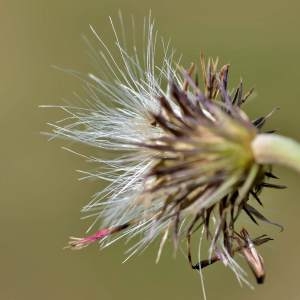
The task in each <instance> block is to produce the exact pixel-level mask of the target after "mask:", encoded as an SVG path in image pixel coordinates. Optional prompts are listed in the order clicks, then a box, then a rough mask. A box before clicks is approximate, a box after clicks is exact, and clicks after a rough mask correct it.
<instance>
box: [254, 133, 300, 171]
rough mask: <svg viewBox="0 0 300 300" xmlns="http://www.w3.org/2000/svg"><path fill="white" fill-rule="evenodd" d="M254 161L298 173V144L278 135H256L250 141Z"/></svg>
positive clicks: (299, 169)
mask: <svg viewBox="0 0 300 300" xmlns="http://www.w3.org/2000/svg"><path fill="white" fill-rule="evenodd" d="M251 146H252V151H253V155H254V158H255V161H256V162H257V163H259V164H275V165H282V166H285V167H288V168H291V169H293V170H295V171H297V172H299V173H300V143H298V142H296V141H294V140H293V139H291V138H287V137H284V136H281V135H278V134H264V133H262V134H258V135H257V136H256V137H255V138H254V140H253V141H252V144H251Z"/></svg>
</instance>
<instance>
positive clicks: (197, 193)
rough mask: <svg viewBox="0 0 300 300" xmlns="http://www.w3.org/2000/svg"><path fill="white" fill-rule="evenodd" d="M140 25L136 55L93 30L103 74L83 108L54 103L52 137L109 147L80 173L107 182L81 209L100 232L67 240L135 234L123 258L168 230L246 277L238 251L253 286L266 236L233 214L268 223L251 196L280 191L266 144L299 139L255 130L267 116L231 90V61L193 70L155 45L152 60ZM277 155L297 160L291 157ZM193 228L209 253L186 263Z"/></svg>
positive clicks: (84, 242)
mask: <svg viewBox="0 0 300 300" xmlns="http://www.w3.org/2000/svg"><path fill="white" fill-rule="evenodd" d="M121 20H122V19H121ZM121 25H122V22H121ZM144 27H145V35H144V41H146V47H145V53H143V54H142V55H140V54H139V53H138V52H137V50H136V47H135V44H134V45H133V47H132V49H131V48H129V47H126V42H125V38H124V37H122V38H119V37H118V35H117V33H116V32H117V30H116V29H115V27H114V25H113V24H112V28H113V32H114V34H115V37H116V47H117V50H118V51H119V57H118V58H115V57H114V56H113V55H112V52H111V50H109V48H108V47H107V46H106V45H105V43H104V42H103V41H102V39H101V38H100V36H99V35H98V34H97V33H96V32H95V30H94V29H93V28H92V31H93V33H94V35H95V37H96V38H97V40H98V41H99V43H100V48H101V49H100V50H94V52H93V54H94V56H95V59H96V60H97V61H100V60H101V61H102V63H103V64H102V65H101V70H102V71H104V70H106V71H107V72H106V73H105V74H104V75H102V77H101V76H96V75H93V74H89V75H88V80H86V81H85V83H86V87H87V91H88V94H89V101H88V102H87V103H88V105H89V106H88V107H86V108H78V107H70V106H62V107H61V108H62V109H63V110H64V111H65V112H67V113H68V114H69V118H67V119H65V120H63V122H61V123H59V124H54V125H53V127H54V133H55V135H58V136H61V137H67V138H70V139H73V140H75V141H79V142H82V143H85V144H88V145H91V146H93V147H95V148H99V149H101V153H104V152H103V151H107V155H109V157H110V158H109V159H105V158H104V157H105V155H104V154H102V155H101V157H98V156H93V157H89V160H91V161H93V162H95V164H98V165H100V171H99V172H98V171H97V172H95V173H87V176H86V177H95V178H100V179H104V180H106V181H107V182H108V185H107V187H106V188H105V189H103V190H102V191H100V192H98V193H97V194H96V195H95V196H94V197H93V199H92V201H91V202H90V203H89V204H87V205H86V206H85V207H84V209H83V211H84V212H85V213H88V214H90V215H92V216H95V217H96V221H98V220H101V221H102V224H101V228H102V229H100V230H99V231H97V232H96V233H95V234H92V235H90V236H87V237H84V238H71V241H70V243H69V246H70V247H71V248H73V249H81V248H83V247H86V246H88V245H90V244H91V243H94V242H96V241H99V242H100V245H101V247H104V246H107V245H110V244H111V243H113V242H114V241H116V240H118V239H119V238H121V237H127V238H129V239H131V238H133V237H139V238H140V239H139V241H138V242H137V243H136V244H135V245H134V246H133V247H132V248H130V249H129V252H128V254H129V256H128V257H130V256H132V255H133V254H135V253H136V252H138V251H140V250H142V249H144V248H145V247H146V246H147V245H149V243H151V242H152V241H153V240H155V239H156V238H161V244H160V248H159V251H158V258H159V256H160V253H161V250H162V248H163V245H164V243H165V241H166V240H167V239H168V238H169V237H171V238H172V239H173V242H174V246H175V248H176V247H177V245H178V243H180V241H182V240H186V241H187V243H188V247H187V257H188V260H189V262H190V264H191V266H192V267H193V268H194V269H201V268H203V267H205V266H207V265H209V264H212V263H214V262H216V261H222V262H223V263H224V264H225V265H227V266H229V267H230V268H231V269H232V270H233V271H234V273H235V274H236V276H237V278H238V279H239V280H242V281H244V280H245V277H244V272H243V270H242V269H241V268H240V266H239V265H238V264H237V263H236V262H235V260H234V256H235V254H236V253H240V254H242V255H243V256H244V258H245V259H246V261H247V262H248V264H249V266H250V268H251V270H252V271H253V273H254V275H255V277H256V278H257V281H258V282H259V283H261V282H263V279H264V277H265V273H264V266H263V260H262V258H261V256H260V255H259V254H258V252H257V250H256V249H255V247H256V246H258V245H261V244H263V243H265V242H267V241H269V240H271V239H270V238H269V237H267V236H265V235H262V236H259V237H256V238H252V237H250V235H249V233H248V231H247V230H246V229H245V228H244V227H245V224H244V223H243V222H239V216H240V215H241V212H245V213H246V214H247V215H248V217H249V218H250V220H252V221H253V222H255V223H257V220H260V221H264V222H270V221H268V220H267V219H266V218H265V217H264V216H263V215H262V214H261V213H260V212H259V211H258V210H257V209H256V208H255V207H254V206H253V204H252V202H253V201H257V202H258V203H259V204H262V203H261V200H260V193H261V191H262V189H263V188H283V186H281V185H277V184H274V183H270V182H269V181H268V179H271V180H273V179H276V176H275V175H273V173H272V172H271V168H270V166H269V165H270V164H272V163H277V162H278V163H281V161H280V155H279V154H278V153H277V154H276V151H272V150H271V149H272V147H273V148H274V144H276V143H277V144H278V145H283V146H282V147H283V148H284V149H287V148H288V147H298V145H296V144H293V143H294V142H292V141H290V140H288V139H286V138H282V137H279V136H277V135H275V134H273V133H262V132H261V128H262V126H263V125H264V123H265V121H266V119H267V118H268V117H269V116H270V115H268V116H265V117H260V118H258V119H256V120H250V119H249V117H248V116H247V115H246V114H245V112H244V111H243V110H242V105H243V104H244V103H245V101H246V100H247V99H248V97H249V96H250V95H251V93H252V90H250V91H249V92H246V93H244V91H243V84H242V82H241V83H240V84H239V86H238V87H237V88H236V89H233V90H232V89H229V87H228V71H229V65H224V66H222V67H220V68H219V67H218V61H217V60H212V59H208V61H205V59H204V57H203V56H201V58H200V63H199V65H198V68H197V66H196V65H195V64H192V65H191V66H190V68H189V69H188V70H186V69H184V68H181V67H179V65H180V64H179V62H178V61H175V60H174V51H173V50H172V49H170V46H169V44H168V43H167V44H165V43H162V45H163V47H162V48H163V58H162V60H161V61H159V59H158V58H157V57H156V55H155V51H156V40H157V33H156V32H155V30H154V24H153V22H152V21H151V19H149V20H147V21H145V26H144ZM121 40H122V41H123V42H121ZM104 72H105V71H104ZM200 78H201V79H200ZM270 137H271V138H270ZM282 141H285V142H286V144H285V145H288V146H284V143H283V142H282ZM102 156H103V157H102ZM106 157H107V156H106ZM297 159H298V161H296V164H297V163H298V162H299V158H296V160H297ZM282 160H284V161H285V162H284V164H286V165H288V166H291V165H295V158H294V160H292V159H290V162H287V161H289V159H282ZM294 168H296V169H297V168H299V166H298V167H295V166H294ZM270 223H272V222H270ZM272 224H273V223H272ZM276 225H277V224H276ZM103 228H104V229H103ZM196 235H203V236H204V237H205V238H206V239H207V241H208V242H209V244H210V247H209V251H208V253H207V259H205V260H202V261H199V262H198V263H196V264H194V263H193V262H192V251H191V248H192V247H191V239H192V237H194V236H196Z"/></svg>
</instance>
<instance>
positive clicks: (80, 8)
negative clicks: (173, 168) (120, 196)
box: [0, 0, 300, 300]
mask: <svg viewBox="0 0 300 300" xmlns="http://www.w3.org/2000/svg"><path fill="white" fill-rule="evenodd" d="M150 8H151V9H152V13H153V16H154V17H155V19H156V22H157V24H158V29H159V32H160V33H161V34H162V35H163V36H164V37H166V38H167V37H171V38H172V44H173V45H174V46H175V48H176V49H177V50H178V53H183V54H184V61H185V62H190V61H196V60H197V59H198V57H199V53H200V51H201V50H202V51H203V52H204V53H206V54H207V55H211V56H216V55H218V56H219V57H220V58H221V62H223V63H227V62H229V63H231V66H232V67H231V83H237V82H238V80H239V78H240V77H241V76H242V77H243V78H244V79H245V82H246V86H247V87H252V86H254V87H255V88H256V92H257V97H256V98H254V99H252V100H251V101H250V102H249V103H248V105H247V107H246V109H247V111H248V112H249V114H250V115H251V116H257V115H262V114H265V113H268V112H269V111H270V110H271V109H272V108H273V107H275V106H279V107H281V110H280V111H278V112H277V113H276V114H275V115H274V116H273V118H272V119H271V120H270V121H269V123H268V124H269V125H268V127H269V128H275V129H280V132H281V133H283V134H285V135H289V136H292V137H294V138H296V139H298V140H300V134H299V126H300V118H299V108H300V84H299V79H300V75H299V69H300V57H299V53H300V38H299V36H300V35H299V26H300V18H299V10H300V4H299V1H297V0H293V1H291V0H290V1H289V0H286V1H271V0H270V1H259V0H252V1H247V2H246V1H202V0H197V1H189V0H186V1H174V0H173V1H171V0H165V1H162V0H160V1H157V0H152V1H141V0H139V1H137V0H136V1H134V0H117V1H116V0H97V1H96V0H95V1H92V0H86V1H75V0H63V1H57V0H55V1H41V0H39V1H38V0H27V1H21V0H19V1H13V0H7V1H5V0H1V1H0V25H1V26H0V32H1V35H0V37H1V46H0V52H1V55H0V61H1V63H0V67H1V71H0V76H1V78H0V99H1V100H0V101H1V108H0V116H1V117H0V128H1V147H0V157H1V163H0V166H1V175H0V187H1V202H0V204H1V210H0V232H1V236H0V261H1V265H0V266H1V267H0V299H5V300H14V299H22V300H25V299H26V300H27V299H31V300H32V299H43V300H46V299H64V300H65V299H72V300H77V299H119V298H122V299H132V300H133V299H145V300H146V299H189V300H192V299H201V298H202V294H201V284H200V280H199V276H198V275H197V274H196V273H194V272H192V271H191V270H190V268H189V266H188V264H187V263H186V260H185V258H184V257H183V256H182V255H181V253H179V254H178V257H177V259H173V257H172V255H170V253H171V248H170V247H168V248H167V249H166V251H164V253H163V256H162V259H161V262H160V263H159V264H158V265H155V263H154V260H155V253H156V249H157V248H156V247H157V245H155V246H153V247H150V248H149V249H148V250H147V251H146V252H145V253H144V254H143V255H141V256H138V257H136V258H134V259H133V260H131V261H130V262H128V263H126V264H121V262H122V259H123V258H124V251H125V249H126V246H124V245H123V244H122V243H119V244H117V245H115V246H113V247H111V248H109V249H106V250H104V251H102V252H99V251H98V249H97V247H96V246H92V247H89V248H87V249H85V250H83V251H80V252H72V251H67V250H62V248H63V246H64V245H65V244H66V241H67V239H68V236H69V235H80V234H83V233H84V231H85V229H86V228H87V226H88V224H89V223H88V222H87V221H80V220H79V218H80V213H79V210H80V208H81V207H82V206H83V205H84V204H85V203H86V202H87V201H88V199H89V198H90V196H91V195H92V194H93V193H94V192H96V191H97V190H98V189H100V188H101V182H78V181H77V178H78V177H79V175H78V174H77V173H76V172H75V171H74V170H76V169H84V170H86V169H88V168H89V167H90V166H88V165H86V163H85V162H84V161H83V159H81V158H78V157H76V156H75V155H72V154H70V153H68V152H66V151H63V150H61V148H60V147H61V146H63V145H66V144H67V143H66V142H64V141H61V140H56V141H53V142H48V141H47V138H46V137H45V136H41V135H40V132H41V131H47V130H49V128H48V127H47V125H46V122H48V121H54V120H57V119H59V118H60V117H61V116H62V115H61V113H60V112H58V111H55V110H47V109H40V108H38V105H41V104H60V103H63V102H62V101H63V100H62V99H63V98H67V99H72V97H73V96H72V92H73V91H80V90H81V87H80V85H81V83H80V82H79V81H78V80H76V79H74V78H72V77H71V76H68V75H66V74H64V73H63V72H59V71H57V70H54V69H53V68H51V65H57V66H61V67H66V68H73V69H76V70H79V71H82V72H87V71H88V70H90V69H91V65H90V61H89V58H88V54H87V48H86V45H85V44H84V42H83V41H82V39H81V37H80V36H81V34H85V35H87V36H91V35H90V31H89V27H88V25H89V24H92V25H94V26H95V28H96V29H97V31H98V32H100V33H102V32H103V33H104V34H106V35H107V36H108V37H109V36H110V32H111V27H110V24H109V20H108V16H109V15H112V16H115V17H116V16H117V11H118V9H121V10H122V12H123V15H124V16H126V15H130V14H133V15H134V16H136V17H137V19H140V20H141V18H142V17H143V16H145V15H148V12H149V9H150ZM108 42H112V41H108ZM81 150H82V151H83V152H84V151H85V150H86V151H88V150H87V149H86V147H82V148H81ZM277 173H278V174H279V176H280V177H281V178H282V180H281V182H282V183H284V184H287V185H288V186H289V188H288V189H287V190H285V191H268V192H265V193H264V197H263V201H264V203H265V208H264V212H265V214H266V215H267V216H268V217H269V218H271V219H274V220H276V221H278V222H280V223H282V224H284V225H285V231H284V232H283V233H278V231H277V230H276V229H272V228H270V227H269V226H265V227H264V228H262V231H267V232H271V233H272V236H273V237H275V238H276V240H275V241H274V242H271V243H269V244H267V245H265V246H263V247H262V248H261V249H260V251H261V253H262V254H263V256H264V258H265V263H266V268H267V272H268V273H267V280H266V283H265V285H263V286H258V287H257V288H256V289H255V290H254V291H252V290H250V289H248V288H246V287H244V288H240V287H239V285H238V283H237V281H236V280H235V278H234V276H233V275H232V273H231V272H230V271H229V270H227V269H226V268H224V267H223V266H222V265H220V264H219V265H218V264H216V265H215V266H213V267H211V268H208V269H207V270H205V272H204V275H205V283H206V288H207V294H208V299H224V300H225V299H231V300H234V299H244V300H246V299H266V300H267V299H272V300H277V299H280V300H281V299H291V300H292V299H295V300H296V299H299V298H300V287H299V269H300V256H299V253H300V238H299V226H300V218H299V212H300V203H299V199H298V198H299V196H298V195H299V193H300V185H299V176H298V175H297V174H295V173H293V172H290V171H288V170H284V169H277ZM250 278H251V277H250Z"/></svg>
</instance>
